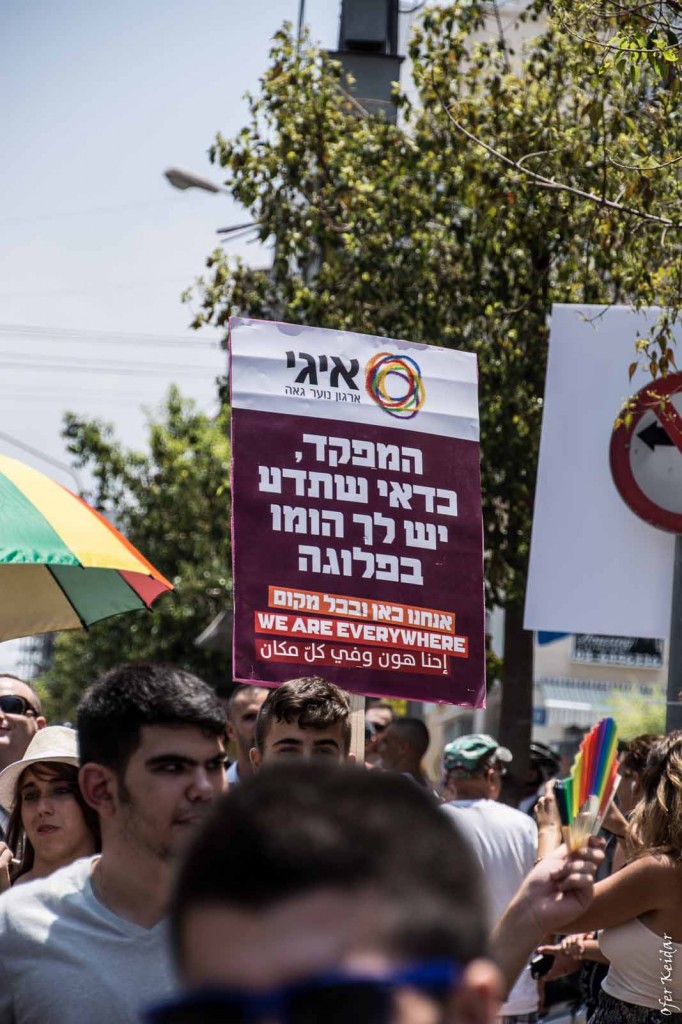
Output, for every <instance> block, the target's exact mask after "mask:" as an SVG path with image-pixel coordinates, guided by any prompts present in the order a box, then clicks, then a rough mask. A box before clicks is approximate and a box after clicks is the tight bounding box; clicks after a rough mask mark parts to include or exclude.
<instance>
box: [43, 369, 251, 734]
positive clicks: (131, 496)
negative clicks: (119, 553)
mask: <svg viewBox="0 0 682 1024" xmlns="http://www.w3.org/2000/svg"><path fill="white" fill-rule="evenodd" d="M228 423H229V418H228V413H227V410H224V411H223V412H222V413H221V414H220V415H219V416H218V417H217V419H215V420H212V419H210V418H209V417H207V416H206V415H204V414H203V413H199V412H198V411H197V410H196V408H195V407H194V405H193V403H192V402H189V401H186V400H184V399H183V398H182V397H181V395H180V393H179V391H178V390H177V389H175V388H173V389H171V390H170V392H169V394H168V398H167V400H166V404H165V408H164V409H163V410H162V412H161V413H160V414H159V419H157V420H154V421H152V422H151V423H150V424H149V444H148V449H147V451H145V452H136V451H129V450H126V449H124V448H122V447H121V445H120V444H119V442H118V441H117V440H116V438H115V436H114V434H113V431H112V429H111V427H109V426H107V425H106V424H103V423H99V422H97V421H86V420H81V419H79V418H78V417H76V416H74V415H68V416H67V417H66V422H65V428H64V436H65V437H66V438H67V439H68V442H69V445H68V447H69V451H70V452H71V453H72V455H73V456H74V457H75V462H76V465H78V466H79V467H85V468H87V470H89V473H90V475H91V476H92V478H93V481H94V483H93V489H92V490H91V492H90V493H88V494H86V495H84V496H85V497H86V499H87V500H88V501H89V502H91V503H92V504H94V505H95V507H96V508H98V509H100V510H101V511H102V512H104V514H105V515H107V516H108V517H109V518H110V519H111V520H112V521H113V522H115V524H116V526H117V527H118V528H119V529H120V530H121V531H122V532H123V533H124V535H125V536H126V537H128V538H129V539H130V541H132V543H133V544H134V545H135V546H136V547H138V548H139V549H140V551H142V553H143V554H144V555H145V556H146V557H147V558H149V560H150V561H151V562H152V563H153V564H154V565H155V566H156V567H157V568H158V569H159V570H160V571H161V572H162V573H163V574H164V575H165V576H167V577H168V578H169V579H171V580H172V581H173V584H174V586H175V588H176V590H175V592H174V593H173V594H169V595H166V596H164V597H163V598H161V599H160V600H159V601H158V602H157V604H156V605H155V606H154V610H153V611H152V612H151V613H145V614H142V613H140V614H137V615H125V616H122V617H120V618H116V619H111V620H108V621H106V622H102V623H99V624H97V625H95V626H93V627H92V628H91V630H90V631H89V632H88V633H87V634H81V633H62V634H60V635H59V636H58V637H57V639H56V645H55V655H54V662H53V664H52V667H51V669H50V672H49V674H48V676H47V678H46V679H45V680H44V691H43V692H44V693H45V694H46V697H47V700H48V704H49V709H50V715H51V717H54V718H61V719H64V718H72V717H73V710H74V707H75V705H76V703H77V702H78V699H79V696H80V694H81V692H82V690H83V689H84V688H85V686H87V685H88V684H89V683H90V682H92V680H93V679H94V678H95V677H96V676H97V675H98V674H99V673H100V672H102V671H104V670H105V669H107V668H110V667H111V666H112V665H114V664H117V663H118V662H120V661H122V660H125V659H136V658H137V659H149V660H157V661H167V662H174V663H175V664H178V665H181V666H183V667H185V668H187V669H189V670H191V671H194V672H196V673H197V674H198V675H200V676H202V677H203V678H204V679H206V680H208V681H209V682H211V683H213V684H215V685H219V684H224V683H225V682H227V681H229V678H230V671H229V666H228V664H227V663H226V656H225V655H224V654H221V653H215V652H206V651H204V650H202V649H200V648H198V647H197V646H196V644H195V640H196V638H197V636H198V635H199V634H200V633H201V632H202V631H203V630H204V629H205V628H206V626H208V625H209V623H210V622H211V620H212V619H213V618H214V617H215V616H216V615H217V614H218V613H219V612H221V611H224V610H225V609H226V608H227V607H229V604H230V601H231V581H230V528H229V524H230V493H229V463H230V443H229V434H228Z"/></svg>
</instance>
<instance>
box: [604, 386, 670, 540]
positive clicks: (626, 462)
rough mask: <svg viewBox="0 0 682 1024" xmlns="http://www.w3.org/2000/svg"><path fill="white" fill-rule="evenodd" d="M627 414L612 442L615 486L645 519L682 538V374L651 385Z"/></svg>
mask: <svg viewBox="0 0 682 1024" xmlns="http://www.w3.org/2000/svg"><path fill="white" fill-rule="evenodd" d="M628 412H629V414H630V419H629V423H628V425H626V424H625V423H621V424H620V425H619V426H618V427H616V429H615V430H614V431H613V434H612V436H611V446H610V450H609V461H610V464H611V475H612V476H613V482H614V484H615V485H616V487H617V488H618V491H619V493H620V495H621V497H622V498H623V501H625V503H626V504H627V505H629V507H630V508H631V509H632V511H633V512H634V513H635V514H636V515H638V516H639V517H640V518H641V519H644V520H646V522H647V523H650V524H651V525H652V526H656V527H658V528H659V529H661V530H669V531H670V532H671V533H679V534H682V373H674V374H670V376H668V377H665V378H663V379H661V380H658V381H653V382H652V383H651V384H647V385H646V387H644V388H642V389H641V391H638V392H637V394H636V395H635V396H634V398H633V399H632V400H631V402H630V405H629V410H628Z"/></svg>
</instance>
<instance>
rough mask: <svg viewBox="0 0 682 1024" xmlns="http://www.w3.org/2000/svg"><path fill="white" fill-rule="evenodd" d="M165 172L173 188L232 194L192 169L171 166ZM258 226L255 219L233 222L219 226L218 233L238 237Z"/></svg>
mask: <svg viewBox="0 0 682 1024" xmlns="http://www.w3.org/2000/svg"><path fill="white" fill-rule="evenodd" d="M163 173H164V177H165V178H166V179H167V180H168V182H169V183H170V184H171V185H172V186H173V188H178V189H181V190H182V191H183V192H185V191H187V189H189V188H198V189H201V191H202V192H213V193H216V192H220V193H222V194H223V195H226V196H229V195H230V192H229V191H228V190H227V189H226V188H223V187H222V186H221V185H216V184H215V182H213V181H211V180H210V179H209V178H202V177H201V175H200V174H193V173H192V172H191V171H183V170H182V169H181V168H180V167H169V168H168V169H167V170H165V171H164V172H163ZM257 227H258V224H257V223H256V222H255V221H252V220H249V221H247V222H246V223H244V224H231V225H230V226H229V227H227V228H218V229H217V230H216V234H218V235H223V236H227V235H231V236H233V237H237V236H238V235H241V234H242V233H243V234H244V235H248V234H250V233H251V232H252V231H253V230H254V229H256V228H257Z"/></svg>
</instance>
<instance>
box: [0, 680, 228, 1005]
mask: <svg viewBox="0 0 682 1024" xmlns="http://www.w3.org/2000/svg"><path fill="white" fill-rule="evenodd" d="M78 732H79V741H80V760H81V770H80V786H81V790H82V792H83V796H84V798H85V800H86V801H87V803H88V804H89V805H90V806H91V807H93V808H94V809H95V810H96V811H97V813H98V814H99V818H100V825H101V832H102V853H101V856H95V857H93V858H84V859H83V860H78V861H75V862H74V863H73V864H71V865H69V866H68V867H66V868H62V869H61V870H60V871H57V872H55V873H54V874H53V875H51V876H50V877H49V878H45V879H40V880H38V881H35V882H31V883H28V884H26V885H22V886H17V887H16V888H15V889H12V890H11V891H10V892H8V893H6V894H5V895H4V896H2V897H0V1024H85V1022H86V1021H96V1022H97V1024H133V1022H134V1021H136V1020H137V1019H138V1011H139V1007H140V1005H141V1004H142V1003H143V1002H145V1001H146V1000H148V998H149V996H150V995H151V994H152V993H154V992H155V993H157V994H159V995H162V994H163V993H164V992H168V991H169V989H170V987H171V976H170V969H169V962H168V955H167V949H166V924H165V921H164V918H165V915H166V912H167V904H168V898H169V892H170V874H171V867H172V861H173V859H174V857H175V855H176V853H177V852H178V850H179V849H180V848H181V847H182V846H183V845H184V844H185V842H186V840H187V837H188V836H189V835H190V834H191V833H192V832H193V831H194V829H195V827H196V825H197V824H198V823H199V822H200V821H202V820H203V818H204V816H205V814H206V811H207V809H208V807H209V805H210V803H211V801H212V800H213V799H214V797H215V796H217V795H218V794H219V793H221V792H222V791H223V789H224V787H225V771H224V761H225V746H224V733H225V714H224V711H223V709H222V706H221V705H220V702H219V701H218V699H217V698H216V696H215V695H214V693H213V691H212V690H211V689H210V688H209V687H208V686H206V684H205V683H203V682H202V681H201V680H200V679H197V678H196V676H193V675H190V674H189V673H187V672H182V671H180V670H178V669H175V668H173V667H171V666H166V665H152V664H132V665H124V666H122V667H121V668H117V669H114V670H112V671H111V672H109V673H108V674H107V675H105V676H104V677H103V678H102V679H100V681H99V682H97V683H95V684H94V686H92V687H91V688H90V689H89V690H88V691H87V693H86V694H85V696H84V698H83V700H82V702H81V705H80V707H79V709H78Z"/></svg>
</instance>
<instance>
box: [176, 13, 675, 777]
mask: <svg viewBox="0 0 682 1024" xmlns="http://www.w3.org/2000/svg"><path fill="white" fill-rule="evenodd" d="M490 12H491V6H490V5H488V4H483V3H480V2H478V0H469V2H467V3H461V4H452V5H450V6H445V7H432V8H429V7H427V8H426V10H425V13H424V15H423V17H422V20H421V22H420V23H419V24H418V26H417V28H416V30H415V32H414V33H413V36H412V39H411V42H410V48H409V56H410V59H411V69H412V74H413V83H412V89H411V90H406V91H405V92H403V93H398V94H397V101H398V104H399V108H400V120H399V123H398V124H397V125H394V124H390V123H387V122H386V121H385V120H382V119H381V118H378V117H370V116H368V115H367V113H366V112H365V111H363V109H362V108H361V107H360V105H359V104H358V103H357V101H356V100H354V99H353V98H352V96H351V95H350V93H349V90H348V87H347V83H346V82H345V81H344V78H343V73H342V69H341V66H340V65H339V63H338V62H336V61H335V60H333V59H332V58H331V57H330V56H328V55H327V54H325V53H324V52H320V51H319V50H316V49H315V48H314V47H312V46H311V45H310V44H309V42H304V45H303V46H301V47H297V45H296V43H295V41H294V39H293V38H292V34H291V31H290V30H289V29H287V28H286V27H285V29H283V30H282V31H281V32H279V33H278V34H277V36H276V37H275V40H274V45H273V49H272V53H271V61H270V65H269V67H268V70H267V71H266V73H265V75H264V77H263V79H262V82H261V89H260V92H259V94H258V95H255V96H252V97H250V99H249V108H250V114H249V120H248V123H247V124H246V125H245V127H244V128H243V130H242V131H241V132H240V133H239V134H238V136H237V137H236V138H234V139H226V138H224V137H222V136H220V135H219V136H218V137H217V139H216V141H215V144H214V146H213V147H212V149H211V159H212V160H213V161H214V162H215V163H217V164H219V165H220V167H222V168H223V170H224V173H225V184H226V186H227V188H228V189H229V190H230V191H231V192H232V194H233V195H234V196H235V198H236V199H237V200H239V201H240V202H241V203H242V204H243V205H244V206H245V207H246V208H247V209H248V210H249V211H250V213H251V216H252V217H253V220H254V222H255V223H256V224H257V226H258V231H259V234H260V238H261V240H262V241H264V242H268V243H270V244H271V245H272V246H273V253H274V258H273V265H272V268H268V269H267V270H258V269H253V268H252V267H249V266H247V265H245V264H244V263H243V262H240V261H239V260H233V259H231V258H230V257H229V256H227V255H226V253H225V252H224V251H222V250H220V249H218V250H216V251H215V252H214V253H213V254H212V255H211V256H210V258H209V260H208V273H207V275H206V276H205V277H204V278H203V279H202V280H200V281H199V283H198V286H197V287H196V288H195V290H194V293H193V296H192V301H193V302H194V303H196V309H195V320H194V323H195V326H197V327H199V326H201V325H202V324H203V323H209V322H210V323H213V324H218V325H225V324H226V322H227V319H228V317H229V316H230V314H232V313H237V312H238V313H241V314H243V315H247V316H253V317H264V318H273V319H282V320H288V321H291V322H295V323H309V324H316V325H319V326H322V327H328V328H337V329H339V328H340V329H349V330H356V331H362V332H366V333H370V334H376V335H384V336H388V337H395V338H401V337H404V338H408V339H410V340H412V341H416V342H424V343H427V344H436V345H445V346H451V347H456V348H458V347H462V348H466V349H468V350H470V351H474V352H475V353H476V354H477V356H478V359H479V372H480V408H481V429H482V454H483V458H482V477H483V501H484V522H485V531H486V533H485V540H486V578H487V587H488V597H489V600H490V601H491V602H496V603H499V604H501V605H503V606H504V607H505V608H506V609H507V617H506V621H507V627H506V651H505V687H504V694H505V696H504V702H505V703H503V724H502V732H503V736H502V737H501V738H502V739H503V740H504V741H505V742H506V743H507V745H509V746H512V748H513V749H514V751H515V753H517V752H518V754H519V758H520V760H521V761H523V756H524V754H525V753H526V750H527V738H528V735H529V731H530V717H531V706H530V705H531V697H530V693H531V691H530V687H531V672H532V662H531V638H530V637H529V636H527V635H524V634H523V632H522V629H521V619H522V605H523V598H524V592H525V581H526V572H527V564H528V552H529V541H530V528H531V518H532V509H533V496H534V486H535V473H536V464H537V454H538V445H539V435H540V423H541V415H542V400H543V387H544V376H545V362H546V350H547V336H548V315H549V312H550V309H551V305H552V303H558V302H570V303H596V304H606V303H614V302H626V303H632V304H633V305H635V306H648V305H660V306H664V307H667V308H668V309H669V310H670V311H671V312H670V313H669V314H668V315H667V316H665V317H664V318H663V319H662V321H661V323H660V324H659V326H658V329H657V331H656V332H655V334H654V335H652V336H651V337H649V338H643V339H641V340H640V343H639V349H638V355H637V356H636V359H640V358H641V359H644V360H646V362H647V364H648V365H649V368H650V370H651V373H652V374H653V375H654V376H655V375H656V374H659V373H660V374H666V373H668V372H669V371H670V369H671V368H672V367H674V351H673V348H672V347H671V338H672V330H673V325H674V322H675V318H676V314H677V310H678V309H679V307H680V305H681V302H680V295H681V294H682V260H681V259H680V235H679V231H678V230H677V223H678V219H679V220H682V218H680V217H679V213H678V211H679V209H680V198H682V194H681V180H680V172H679V167H680V165H678V164H677V163H672V164H668V163H667V158H668V154H669V153H670V152H671V151H675V148H676V147H678V146H679V141H680V117H681V114H680V111H679V104H678V102H677V95H676V87H675V86H674V85H672V84H671V82H670V81H669V80H667V79H666V78H665V77H664V76H662V75H661V74H660V73H659V70H658V69H657V68H656V67H655V65H654V64H653V63H651V62H645V63H640V64H638V65H637V69H636V73H632V74H628V75H624V74H622V69H621V68H619V67H616V66H615V64H614V65H609V64H608V62H606V61H604V60H603V56H604V53H603V49H602V48H601V46H600V43H599V41H598V40H592V41H591V40H590V39H589V38H588V39H587V40H584V39H582V38H578V36H577V35H576V33H575V32H574V31H571V30H568V29H567V28H566V27H565V24H564V23H563V22H562V20H561V19H560V18H558V17H555V16H553V15H552V13H551V11H550V10H549V5H547V4H545V3H544V2H542V0H536V2H535V3H534V4H532V5H531V7H530V8H529V9H528V10H527V11H526V12H525V13H524V14H523V15H522V19H525V20H526V21H527V22H532V21H535V23H536V24H535V31H536V35H535V37H534V38H533V40H532V41H531V42H529V44H528V46H527V48H526V49H525V50H524V52H522V53H513V52H512V51H511V49H510V47H509V45H508V43H507V40H506V39H505V38H504V37H503V36H500V35H498V34H497V33H496V31H495V23H494V20H492V21H491V19H490ZM595 68H598V72H599V73H596V72H595ZM586 371H587V368H586ZM626 387H627V371H626V368H625V367H624V392H625V390H626Z"/></svg>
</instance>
